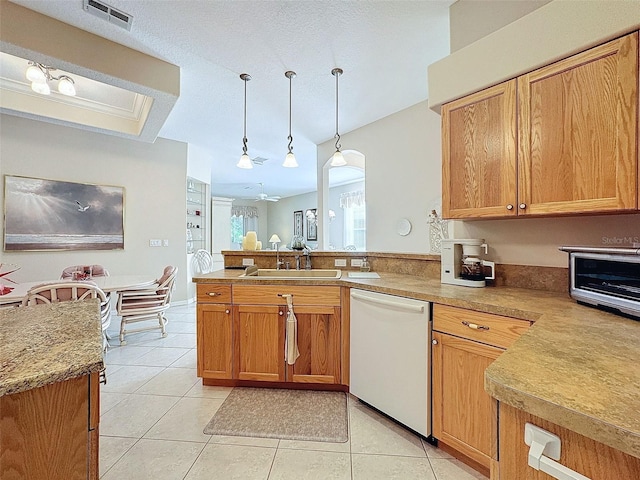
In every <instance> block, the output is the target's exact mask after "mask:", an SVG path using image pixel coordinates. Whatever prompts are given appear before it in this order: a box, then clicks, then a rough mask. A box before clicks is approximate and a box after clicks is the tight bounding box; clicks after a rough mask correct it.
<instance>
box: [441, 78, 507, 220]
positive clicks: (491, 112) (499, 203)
mask: <svg viewBox="0 0 640 480" xmlns="http://www.w3.org/2000/svg"><path fill="white" fill-rule="evenodd" d="M516 156H517V153H516V81H515V80H510V81H508V82H505V83H502V84H500V85H496V86H494V87H491V88H488V89H486V90H483V91H481V92H478V93H475V94H472V95H469V96H467V97H464V98H461V99H459V100H455V101H453V102H451V103H448V104H446V105H444V106H443V107H442V214H443V216H444V217H445V218H472V217H504V216H512V215H516V211H517V209H516V208H515V202H516Z"/></svg>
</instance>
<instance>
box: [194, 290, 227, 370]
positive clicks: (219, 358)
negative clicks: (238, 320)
mask: <svg viewBox="0 0 640 480" xmlns="http://www.w3.org/2000/svg"><path fill="white" fill-rule="evenodd" d="M231 317H232V315H231V305H225V304H209V303H199V304H198V306H197V329H198V335H197V341H198V349H197V352H198V371H197V373H198V376H199V377H202V378H227V379H230V378H232V377H233V341H232V339H233V337H232V327H233V323H232V321H231Z"/></svg>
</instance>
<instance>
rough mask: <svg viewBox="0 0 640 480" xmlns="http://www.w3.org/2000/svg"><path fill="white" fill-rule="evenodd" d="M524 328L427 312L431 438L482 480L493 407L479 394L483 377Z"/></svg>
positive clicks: (467, 313) (488, 318)
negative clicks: (471, 464) (429, 325)
mask: <svg viewBox="0 0 640 480" xmlns="http://www.w3.org/2000/svg"><path fill="white" fill-rule="evenodd" d="M530 325H531V323H530V322H529V321H527V320H520V319H515V318H510V317H504V316H500V315H492V314H488V313H483V312H476V311H472V310H466V309H462V308H457V307H450V306H446V305H439V304H435V305H434V306H433V333H432V406H433V411H432V427H433V428H432V430H433V433H432V435H433V436H434V437H435V438H437V439H438V441H439V442H442V443H443V444H445V445H446V446H447V447H450V448H451V449H454V450H456V451H457V452H459V453H461V454H462V455H464V457H466V458H468V459H470V460H472V461H473V462H475V464H476V465H474V466H479V467H480V468H481V469H482V470H483V473H485V474H488V473H489V471H490V470H493V469H495V464H494V465H492V463H494V462H492V459H493V458H494V457H495V456H496V454H497V446H496V444H495V439H496V437H497V421H498V416H497V403H496V401H495V400H494V399H492V398H491V396H489V394H488V393H486V392H485V390H484V371H485V370H486V369H487V367H488V366H489V365H491V363H492V362H493V361H494V360H495V359H496V358H498V357H499V356H500V355H501V354H502V353H503V352H504V350H505V349H506V348H507V347H508V346H509V345H511V343H513V342H514V341H515V340H516V339H517V338H518V337H519V336H520V335H521V334H522V333H523V332H525V331H526V330H527V329H528V328H529V326H530ZM514 478H515V477H514Z"/></svg>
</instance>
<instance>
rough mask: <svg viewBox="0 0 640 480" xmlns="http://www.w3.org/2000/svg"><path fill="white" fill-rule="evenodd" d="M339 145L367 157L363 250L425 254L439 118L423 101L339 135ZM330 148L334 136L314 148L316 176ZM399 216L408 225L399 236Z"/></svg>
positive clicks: (436, 198)
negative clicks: (364, 239) (315, 150)
mask: <svg viewBox="0 0 640 480" xmlns="http://www.w3.org/2000/svg"><path fill="white" fill-rule="evenodd" d="M341 143H342V146H343V149H353V150H358V151H359V152H362V153H363V154H364V155H365V157H366V173H365V179H366V181H365V182H366V193H365V196H366V202H367V250H370V251H375V252H410V253H428V252H429V228H428V224H427V218H428V214H429V212H430V211H431V209H432V208H435V207H436V206H437V205H439V203H440V198H441V192H442V187H441V183H442V182H441V178H442V167H441V165H442V159H441V157H442V154H441V140H440V116H439V115H437V114H436V113H434V112H432V111H431V110H429V108H428V106H427V102H426V101H424V102H421V103H418V104H416V105H414V106H412V107H409V108H407V109H405V110H402V111H400V112H398V113H395V114H393V115H390V116H388V117H385V118H383V119H381V120H378V121H376V122H373V123H371V124H369V125H366V126H364V127H362V128H359V129H357V130H354V131H352V132H349V133H345V134H343V135H342V138H341ZM334 150H335V146H334V141H333V140H329V141H327V142H325V143H323V144H321V145H320V146H319V148H318V178H322V165H324V163H325V162H326V160H327V159H328V158H329V157H330V156H331V155H332V154H333V151H334ZM321 196H322V192H320V193H319V200H320V202H319V203H320V204H321V198H320V197H321ZM438 211H440V207H438ZM402 218H407V219H409V221H410V222H411V223H412V225H413V229H412V231H411V233H410V234H409V235H407V236H404V237H403V236H400V235H398V234H397V233H396V229H397V224H398V221H399V220H400V219H402Z"/></svg>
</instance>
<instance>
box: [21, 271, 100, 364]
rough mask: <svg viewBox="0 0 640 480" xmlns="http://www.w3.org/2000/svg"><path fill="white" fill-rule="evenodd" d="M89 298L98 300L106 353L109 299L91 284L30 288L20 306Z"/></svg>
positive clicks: (74, 283)
mask: <svg viewBox="0 0 640 480" xmlns="http://www.w3.org/2000/svg"><path fill="white" fill-rule="evenodd" d="M91 298H97V299H98V300H100V320H101V322H102V349H103V350H104V351H105V352H106V351H107V349H108V348H109V342H108V340H107V336H106V330H107V328H109V325H111V297H109V296H108V295H106V294H105V293H104V292H103V291H102V289H101V288H100V287H98V286H97V285H96V284H95V283H93V282H59V283H43V284H41V285H36V286H34V287H31V288H30V289H29V291H28V292H27V294H26V295H25V296H24V298H23V299H22V306H30V305H38V304H42V303H58V302H69V301H82V300H87V299H91Z"/></svg>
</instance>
